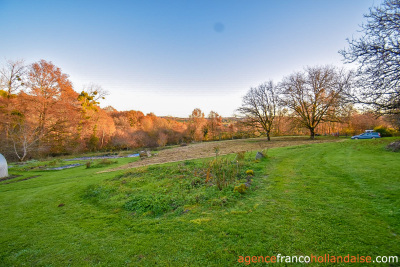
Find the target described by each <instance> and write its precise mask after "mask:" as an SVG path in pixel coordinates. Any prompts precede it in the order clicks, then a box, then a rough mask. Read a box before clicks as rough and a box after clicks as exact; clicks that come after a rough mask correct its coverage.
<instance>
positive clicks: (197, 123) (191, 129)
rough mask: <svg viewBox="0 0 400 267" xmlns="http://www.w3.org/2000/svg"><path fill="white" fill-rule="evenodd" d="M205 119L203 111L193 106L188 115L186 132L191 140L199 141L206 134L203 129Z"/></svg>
mask: <svg viewBox="0 0 400 267" xmlns="http://www.w3.org/2000/svg"><path fill="white" fill-rule="evenodd" d="M205 124H206V119H205V118H204V113H203V112H202V111H201V109H199V108H195V109H194V110H193V111H192V114H191V115H190V116H189V125H188V133H189V138H190V139H191V140H196V141H201V140H203V138H204V136H205V135H206V134H207V133H205V132H204V131H203V130H204V125H205Z"/></svg>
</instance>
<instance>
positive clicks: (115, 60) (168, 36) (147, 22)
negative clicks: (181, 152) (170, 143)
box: [0, 0, 382, 117]
mask: <svg viewBox="0 0 400 267" xmlns="http://www.w3.org/2000/svg"><path fill="white" fill-rule="evenodd" d="M381 2H382V1H380V0H351V1H349V0H330V1H328V0H283V1H278V0H275V1H271V0H264V1H258V0H257V1H256V0H241V1H239V0H230V1H228V0H192V1H189V0H185V1H183V0H176V1H172V0H171V1H170V0H158V1H155V0H146V1H145V0H143V1H111V0H110V1H99V0H98V1H89V0H82V1H73V0H69V1H67V0H65V1H63V0H52V1H42V0H36V1H22V0H14V1H11V0H9V1H8V0H0V33H1V37H2V41H1V42H0V61H1V63H3V62H4V61H5V59H14V60H16V59H25V61H26V63H32V62H35V61H38V60H40V59H45V60H48V61H52V62H53V63H54V64H55V65H57V66H58V67H60V68H61V69H62V70H63V72H64V73H67V74H69V75H70V80H71V81H72V82H73V84H74V88H75V90H76V91H78V92H80V91H81V90H82V88H83V86H84V85H85V84H89V83H96V84H99V85H101V86H102V87H103V88H104V89H105V90H107V91H109V93H110V95H109V96H108V97H107V99H106V100H104V101H103V103H102V106H103V107H104V106H106V105H112V106H113V107H114V108H116V109H117V110H131V109H133V110H141V111H143V112H145V113H148V112H154V113H155V114H156V115H159V116H164V115H172V116H180V117H187V116H188V115H189V114H190V113H191V111H192V110H193V109H194V108H196V107H198V108H200V109H202V110H203V111H204V112H205V113H206V115H207V114H208V113H209V112H210V111H211V110H214V111H216V112H218V113H219V114H221V115H223V116H231V115H232V114H233V113H234V110H235V109H236V108H238V107H239V106H240V104H241V98H242V96H243V95H244V94H245V93H246V92H247V90H248V89H249V88H250V87H251V86H257V85H258V84H259V83H262V82H264V81H267V80H269V79H272V80H274V81H275V82H279V81H280V80H281V79H282V77H284V76H286V75H289V74H291V73H292V72H294V71H298V70H301V69H302V68H303V67H305V66H312V65H325V64H333V65H337V66H342V61H341V56H340V55H339V54H338V50H339V49H342V48H344V47H346V45H347V42H346V38H349V37H351V36H353V35H354V36H356V35H357V30H359V25H360V24H361V23H362V22H363V21H364V18H363V14H365V13H368V9H369V7H371V6H373V5H378V4H379V3H381Z"/></svg>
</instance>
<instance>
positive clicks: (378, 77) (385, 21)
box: [339, 0, 400, 114]
mask: <svg viewBox="0 0 400 267" xmlns="http://www.w3.org/2000/svg"><path fill="white" fill-rule="evenodd" d="M364 16H365V18H367V22H366V23H365V24H363V25H361V28H362V29H361V32H362V33H363V35H362V36H361V37H360V38H358V39H352V40H349V39H348V43H349V48H348V49H344V50H341V51H339V53H340V54H342V56H343V57H344V61H345V62H347V63H353V62H355V63H358V73H357V74H358V78H359V79H358V85H359V86H358V90H356V91H355V92H353V94H352V100H353V101H354V102H355V103H361V104H367V105H371V106H373V107H374V108H375V111H376V112H378V113H380V114H399V113H400V1H399V0H385V1H384V2H383V4H382V5H381V6H378V7H374V8H371V9H370V13H369V14H367V15H364Z"/></svg>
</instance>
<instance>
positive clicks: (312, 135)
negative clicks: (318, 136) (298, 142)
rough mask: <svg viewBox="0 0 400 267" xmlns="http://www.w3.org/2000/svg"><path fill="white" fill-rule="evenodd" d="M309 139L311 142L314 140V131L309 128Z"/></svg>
mask: <svg viewBox="0 0 400 267" xmlns="http://www.w3.org/2000/svg"><path fill="white" fill-rule="evenodd" d="M310 139H311V140H314V139H315V129H314V128H310Z"/></svg>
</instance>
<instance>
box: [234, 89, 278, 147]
mask: <svg viewBox="0 0 400 267" xmlns="http://www.w3.org/2000/svg"><path fill="white" fill-rule="evenodd" d="M278 99H279V89H278V87H277V86H275V85H274V83H273V82H272V81H269V82H266V83H263V84H260V85H259V86H258V87H252V88H250V90H249V91H248V92H247V94H246V95H245V96H244V97H243V99H242V106H241V107H240V108H238V109H237V111H238V112H239V113H240V114H241V115H242V116H243V117H244V122H245V124H248V125H250V126H252V127H256V128H259V129H262V130H263V131H265V133H266V134H267V138H268V141H270V140H271V131H272V127H273V122H274V119H275V116H276V115H277V111H278V109H279V101H278Z"/></svg>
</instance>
